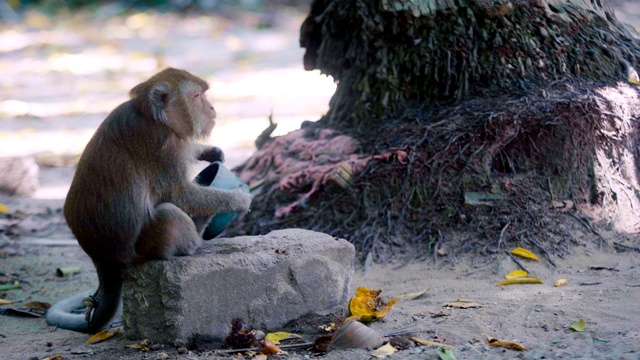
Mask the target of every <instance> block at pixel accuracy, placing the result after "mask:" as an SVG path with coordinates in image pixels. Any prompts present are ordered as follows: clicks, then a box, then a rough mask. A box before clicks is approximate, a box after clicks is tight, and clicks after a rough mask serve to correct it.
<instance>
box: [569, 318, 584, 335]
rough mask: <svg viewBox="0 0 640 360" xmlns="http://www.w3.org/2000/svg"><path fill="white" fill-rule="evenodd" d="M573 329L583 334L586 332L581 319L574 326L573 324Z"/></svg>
mask: <svg viewBox="0 0 640 360" xmlns="http://www.w3.org/2000/svg"><path fill="white" fill-rule="evenodd" d="M571 328H572V329H573V330H575V331H578V332H583V331H584V320H582V319H580V320H578V321H576V322H574V323H573V324H571Z"/></svg>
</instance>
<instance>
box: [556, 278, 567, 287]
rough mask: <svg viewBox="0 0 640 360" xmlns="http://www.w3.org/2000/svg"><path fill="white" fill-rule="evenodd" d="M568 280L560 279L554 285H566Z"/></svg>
mask: <svg viewBox="0 0 640 360" xmlns="http://www.w3.org/2000/svg"><path fill="white" fill-rule="evenodd" d="M567 282H568V280H567V279H558V281H556V282H555V283H554V284H553V286H555V287H560V286H565V285H567Z"/></svg>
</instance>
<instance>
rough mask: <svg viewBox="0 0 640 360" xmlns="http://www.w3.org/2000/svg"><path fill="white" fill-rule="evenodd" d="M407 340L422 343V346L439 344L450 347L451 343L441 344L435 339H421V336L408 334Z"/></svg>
mask: <svg viewBox="0 0 640 360" xmlns="http://www.w3.org/2000/svg"><path fill="white" fill-rule="evenodd" d="M409 340H412V341H415V342H417V343H418V344H420V345H424V346H440V347H446V348H452V347H453V345H449V344H442V343H439V342H435V341H429V340H427V339H423V338H419V337H414V336H410V337H409Z"/></svg>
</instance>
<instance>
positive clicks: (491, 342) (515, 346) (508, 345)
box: [489, 338, 527, 351]
mask: <svg viewBox="0 0 640 360" xmlns="http://www.w3.org/2000/svg"><path fill="white" fill-rule="evenodd" d="M489 345H491V346H496V347H506V348H508V349H513V350H518V351H526V350H527V348H526V347H524V346H522V345H520V344H517V343H514V342H513V341H504V340H498V339H496V338H489Z"/></svg>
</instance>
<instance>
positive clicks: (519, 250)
mask: <svg viewBox="0 0 640 360" xmlns="http://www.w3.org/2000/svg"><path fill="white" fill-rule="evenodd" d="M511 253H512V254H513V255H517V256H520V257H523V258H525V259H530V260H536V261H537V260H540V259H538V257H537V256H536V255H535V254H534V253H532V252H531V251H529V250H527V249H523V248H521V247H517V248H515V249H513V250H511Z"/></svg>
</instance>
